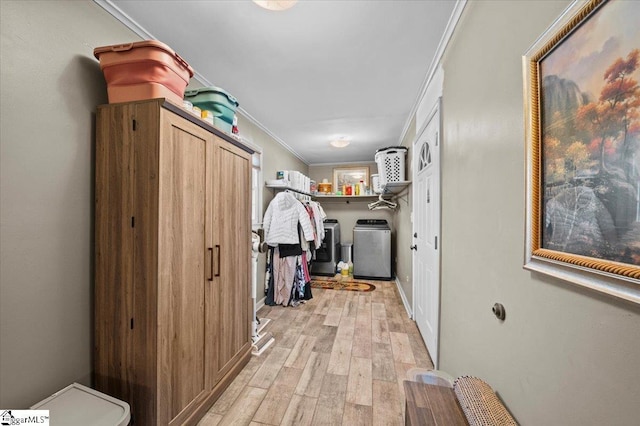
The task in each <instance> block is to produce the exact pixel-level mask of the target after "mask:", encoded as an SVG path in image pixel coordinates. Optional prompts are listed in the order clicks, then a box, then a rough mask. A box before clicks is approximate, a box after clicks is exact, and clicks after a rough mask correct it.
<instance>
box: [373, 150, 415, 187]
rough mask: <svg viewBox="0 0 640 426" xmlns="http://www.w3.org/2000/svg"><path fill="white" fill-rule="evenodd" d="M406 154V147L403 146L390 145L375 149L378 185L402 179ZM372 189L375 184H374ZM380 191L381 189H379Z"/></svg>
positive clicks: (381, 185)
mask: <svg viewBox="0 0 640 426" xmlns="http://www.w3.org/2000/svg"><path fill="white" fill-rule="evenodd" d="M406 156H407V148H405V147H404V146H392V147H389V148H382V149H379V150H377V151H376V155H375V160H376V164H377V165H378V175H379V181H380V183H379V186H380V188H382V187H384V186H385V185H386V184H387V182H402V181H404V176H405V175H404V169H405V166H404V163H405V158H406ZM374 191H375V192H378V191H376V190H375V184H374ZM380 192H382V190H381V191H380Z"/></svg>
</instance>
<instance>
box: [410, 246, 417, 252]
mask: <svg viewBox="0 0 640 426" xmlns="http://www.w3.org/2000/svg"><path fill="white" fill-rule="evenodd" d="M409 248H410V249H411V250H415V251H418V246H417V245H414V246H411V247H409Z"/></svg>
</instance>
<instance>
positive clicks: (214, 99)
mask: <svg viewBox="0 0 640 426" xmlns="http://www.w3.org/2000/svg"><path fill="white" fill-rule="evenodd" d="M184 98H185V99H187V100H189V101H190V102H191V103H193V105H195V106H197V107H199V108H200V109H202V110H205V111H211V112H212V113H213V115H214V116H215V117H218V118H219V119H220V120H222V121H225V122H227V123H228V124H229V126H231V125H232V124H233V116H234V115H235V113H236V109H237V108H238V105H239V103H238V100H237V99H236V98H234V97H233V96H231V95H230V94H229V93H228V92H226V91H225V90H223V89H221V88H219V87H214V86H211V87H203V88H200V89H192V90H187V91H186V92H185V94H184Z"/></svg>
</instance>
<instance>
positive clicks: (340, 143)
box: [329, 137, 351, 148]
mask: <svg viewBox="0 0 640 426" xmlns="http://www.w3.org/2000/svg"><path fill="white" fill-rule="evenodd" d="M350 143H351V142H350V141H349V140H348V139H347V138H344V137H340V138H336V139H333V140H332V141H331V142H329V145H331V146H335V147H336V148H344V147H345V146H347V145H349V144H350Z"/></svg>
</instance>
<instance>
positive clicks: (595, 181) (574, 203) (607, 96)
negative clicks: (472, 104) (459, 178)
mask: <svg viewBox="0 0 640 426" xmlns="http://www.w3.org/2000/svg"><path fill="white" fill-rule="evenodd" d="M638 22H640V2H636V1H621V0H609V1H607V0H590V1H576V2H574V3H572V4H571V5H570V6H569V7H568V8H567V9H566V10H565V12H563V14H562V15H561V16H560V17H559V18H558V19H557V20H556V22H554V23H553V24H552V26H551V27H550V28H549V29H548V30H547V31H546V32H545V33H544V34H543V35H542V36H541V37H540V38H539V39H538V40H537V41H536V42H535V43H534V45H533V46H532V47H531V48H530V49H529V51H528V52H527V53H526V54H525V56H524V57H523V71H524V102H525V123H526V125H525V127H526V128H525V132H526V157H527V158H526V166H527V173H526V175H527V176H526V184H527V185H526V187H527V189H526V191H527V193H526V236H525V245H526V246H525V262H524V267H525V268H526V269H529V270H532V271H537V272H540V273H543V274H548V275H551V276H554V277H556V278H560V279H563V280H566V281H571V282H573V283H576V284H579V285H583V286H586V287H590V288H592V289H594V290H597V291H601V292H604V293H607V294H610V295H613V296H616V297H620V298H623V299H626V300H629V301H632V302H635V303H640V86H639V85H638V82H639V81H640V25H638Z"/></svg>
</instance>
